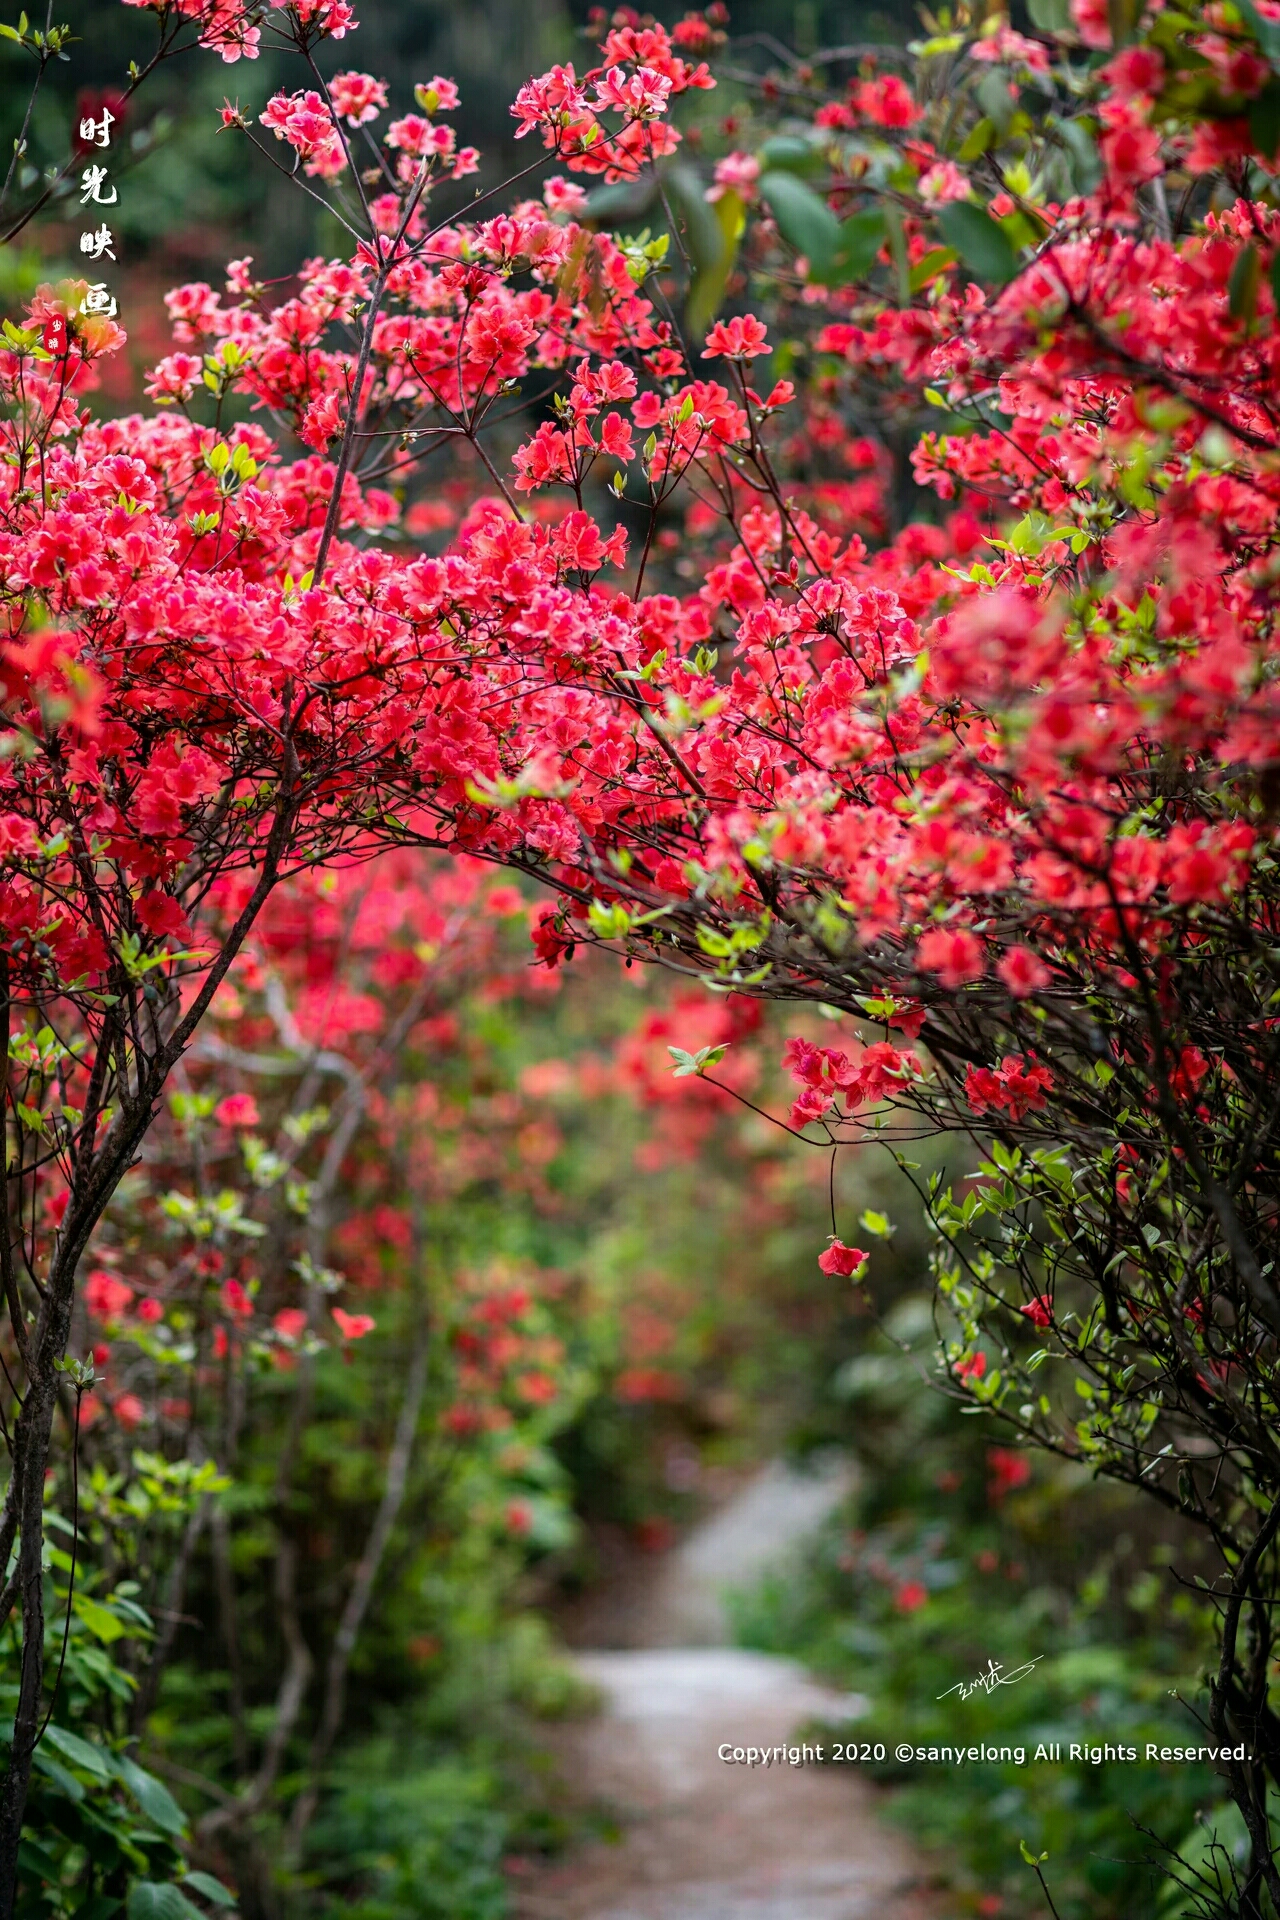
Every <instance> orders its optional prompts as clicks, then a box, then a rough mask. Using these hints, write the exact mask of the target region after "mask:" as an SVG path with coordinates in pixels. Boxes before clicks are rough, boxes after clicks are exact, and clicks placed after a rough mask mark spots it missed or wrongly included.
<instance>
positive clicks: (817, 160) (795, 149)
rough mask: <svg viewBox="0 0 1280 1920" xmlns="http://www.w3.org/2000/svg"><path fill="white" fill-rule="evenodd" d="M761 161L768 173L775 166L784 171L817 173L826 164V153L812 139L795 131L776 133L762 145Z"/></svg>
mask: <svg viewBox="0 0 1280 1920" xmlns="http://www.w3.org/2000/svg"><path fill="white" fill-rule="evenodd" d="M760 163H761V166H762V168H763V170H764V171H765V172H766V173H769V172H771V171H773V169H775V168H777V169H779V170H780V171H781V172H783V173H817V172H819V171H820V170H821V169H822V168H823V167H824V166H825V165H826V155H825V154H824V152H823V150H822V148H821V147H820V146H815V145H814V143H813V141H812V140H803V139H801V138H800V136H799V135H798V134H794V133H776V134H775V135H774V136H773V138H772V140H766V141H765V143H764V145H763V146H762V147H761V149H760Z"/></svg>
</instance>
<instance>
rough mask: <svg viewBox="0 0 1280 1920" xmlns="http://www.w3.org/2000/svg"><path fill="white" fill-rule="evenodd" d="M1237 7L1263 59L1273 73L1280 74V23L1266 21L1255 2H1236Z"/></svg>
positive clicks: (1251, 0) (1238, 0)
mask: <svg viewBox="0 0 1280 1920" xmlns="http://www.w3.org/2000/svg"><path fill="white" fill-rule="evenodd" d="M1236 5H1237V6H1238V7H1239V9H1240V15H1241V18H1242V19H1243V20H1244V21H1245V23H1246V25H1247V26H1248V28H1249V30H1250V32H1251V33H1252V34H1253V37H1254V39H1255V40H1256V41H1257V43H1258V50H1259V52H1260V53H1261V54H1262V57H1263V59H1264V60H1265V61H1266V63H1267V65H1268V66H1269V67H1270V68H1271V71H1272V72H1273V73H1280V21H1277V20H1266V19H1264V18H1263V16H1262V15H1261V14H1260V13H1259V12H1258V9H1257V8H1256V7H1255V6H1254V4H1253V0H1236Z"/></svg>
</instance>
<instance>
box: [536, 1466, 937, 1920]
mask: <svg viewBox="0 0 1280 1920" xmlns="http://www.w3.org/2000/svg"><path fill="white" fill-rule="evenodd" d="M844 1484H845V1483H842V1482H841V1481H840V1480H839V1479H838V1477H834V1478H831V1479H827V1480H815V1479H813V1478H812V1477H810V1476H801V1475H798V1474H795V1473H793V1472H791V1471H790V1470H789V1469H788V1468H786V1467H783V1466H781V1465H774V1466H772V1467H770V1468H768V1469H766V1470H765V1472H764V1473H762V1474H761V1475H760V1476H759V1477H758V1478H757V1479H755V1480H754V1481H752V1482H751V1483H750V1484H749V1485H748V1486H747V1487H745V1488H743V1489H742V1490H741V1491H740V1492H739V1493H738V1494H736V1495H735V1496H734V1498H733V1499H732V1500H731V1501H729V1502H728V1504H727V1505H726V1506H725V1507H724V1508H722V1509H721V1511H720V1512H719V1513H717V1514H714V1515H713V1516H712V1517H711V1518H710V1519H709V1520H708V1521H707V1522H706V1523H705V1524H704V1525H703V1526H702V1527H701V1528H699V1529H697V1530H695V1532H694V1533H693V1534H692V1535H691V1536H690V1538H689V1539H688V1540H687V1541H686V1542H685V1543H684V1545H683V1546H682V1547H681V1548H679V1549H677V1551H676V1552H674V1553H672V1554H670V1555H669V1556H667V1557H666V1560H665V1563H664V1564H661V1565H659V1566H658V1568H657V1569H656V1570H655V1572H654V1574H653V1575H652V1577H651V1578H650V1579H648V1580H646V1581H644V1582H641V1583H637V1584H636V1585H635V1586H634V1587H633V1588H632V1590H631V1591H630V1592H628V1593H626V1594H624V1595H622V1596H619V1602H618V1607H617V1612H616V1616H615V1618H614V1620H613V1621H612V1625H613V1626H614V1627H615V1628H616V1629H617V1630H618V1634H619V1638H621V1639H622V1640H623V1644H622V1646H621V1647H619V1646H618V1645H617V1644H616V1643H615V1645H614V1646H613V1647H611V1648H591V1649H589V1650H583V1651H580V1652H579V1653H578V1654H577V1655H576V1656H575V1657H576V1659H577V1663H578V1665H579V1667H580V1669H581V1671H582V1673H583V1675H584V1677H585V1678H587V1679H589V1680H591V1681H592V1682H594V1684H595V1685H596V1686H598V1687H599V1689H600V1691H601V1695H602V1700H603V1706H602V1709H601V1712H600V1713H599V1714H598V1715H597V1716H595V1717H594V1718H592V1719H590V1720H586V1721H582V1722H580V1723H576V1724H573V1725H571V1726H567V1727H565V1728H563V1729H561V1730H560V1731H559V1733H558V1736H557V1740H556V1750H557V1759H558V1762H559V1765H560V1767H561V1770H562V1774H563V1777H564V1780H565V1785H566V1791H568V1792H570V1793H573V1794H575V1795H577V1796H580V1798H581V1800H582V1801H583V1802H584V1803H592V1804H594V1805H596V1806H600V1805H604V1806H607V1807H609V1808H610V1809H611V1810H612V1811H613V1813H614V1815H615V1816H616V1819H617V1822H618V1827H619V1832H620V1838H619V1839H618V1840H617V1841H615V1842H613V1843H609V1842H607V1841H603V1840H602V1841H598V1842H595V1843H593V1844H591V1845H589V1846H586V1847H583V1848H582V1849H580V1850H579V1851H577V1852H576V1853H574V1854H573V1855H571V1856H570V1857H569V1858H567V1859H565V1860H562V1861H560V1862H558V1863H556V1865H555V1866H554V1867H553V1868H551V1869H550V1870H548V1871H545V1872H543V1873H540V1874H539V1875H538V1876H537V1877H536V1879H534V1880H533V1881H532V1882H531V1883H529V1884H528V1885H526V1886H525V1887H524V1888H523V1889H522V1891H521V1896H520V1898H519V1900H518V1902H517V1907H516V1912H517V1915H518V1916H519V1920H938V1909H937V1905H936V1902H934V1903H930V1902H929V1901H928V1900H927V1898H926V1894H925V1891H924V1879H923V1874H922V1870H921V1866H920V1863H919V1861H918V1859H917V1858H916V1856H915V1855H914V1854H913V1853H912V1851H911V1849H910V1847H909V1845H908V1844H907V1842H906V1841H905V1840H903V1839H902V1838H900V1837H899V1836H897V1835H895V1834H894V1833H893V1832H892V1830H891V1829H888V1828H886V1827H885V1826H883V1825H882V1824H881V1822H880V1821H879V1820H878V1818H877V1815H876V1811H875V1796H874V1791H873V1789H871V1788H870V1787H868V1786H867V1785H866V1784H865V1783H864V1782H863V1781H862V1780H860V1779H859V1778H857V1777H856V1776H854V1775H851V1774H848V1773H843V1772H840V1771H838V1770H836V1769H834V1768H831V1767H817V1766H791V1765H786V1764H782V1763H779V1762H775V1764H774V1765H773V1766H772V1767H769V1768H767V1769H766V1768H763V1767H757V1768H748V1767H745V1766H732V1765H726V1764H725V1763H724V1762H723V1761H722V1760H721V1759H720V1758H719V1754H718V1749H719V1747H720V1746H721V1745H722V1744H725V1743H727V1744H728V1745H730V1746H736V1747H748V1746H756V1747H761V1748H772V1747H775V1746H789V1745H792V1744H794V1736H795V1735H796V1733H797V1731H798V1729H800V1728H801V1727H802V1726H803V1725H804V1723H805V1722H806V1721H811V1720H813V1719H814V1718H815V1717H826V1718H832V1717H837V1716H840V1715H842V1714H843V1715H844V1716H847V1715H848V1714H849V1712H850V1710H851V1709H852V1710H854V1711H856V1710H857V1707H858V1705H859V1702H858V1701H857V1700H855V1699H852V1698H851V1697H849V1696H844V1697H838V1696H836V1695H834V1694H832V1693H831V1692H829V1691H828V1690H827V1689H826V1688H824V1687H821V1686H819V1685H818V1684H816V1683H815V1682H814V1681H813V1680H811V1679H810V1678H809V1677H808V1676H807V1675H806V1674H805V1673H804V1672H802V1671H801V1670H800V1669H799V1668H798V1667H796V1666H794V1665H792V1664H791V1663H790V1662H789V1661H786V1660H780V1659H776V1658H774V1657H773V1656H771V1655H769V1654H761V1653H748V1652H745V1651H742V1650H741V1649H738V1648H732V1647H727V1646H725V1645H723V1644H716V1643H717V1642H721V1643H722V1642H723V1640H724V1639H725V1623H724V1617H723V1610H722V1607H721V1603H720V1595H721V1593H722V1592H723V1591H725V1590H726V1589H731V1588H734V1587H741V1586H745V1585H746V1584H748V1582H749V1581H750V1580H752V1579H754V1578H756V1577H757V1576H758V1575H759V1573H761V1572H762V1571H763V1570H764V1568H765V1566H766V1565H767V1564H769V1563H770V1562H773V1561H782V1560H785V1557H786V1554H787V1552H788V1551H789V1550H793V1549H794V1548H795V1546H796V1545H797V1544H798V1542H799V1541H800V1539H802V1538H803V1537H804V1536H806V1535H807V1534H809V1533H810V1532H811V1531H812V1530H813V1528H814V1527H815V1526H816V1525H817V1524H818V1523H819V1522H820V1520H821V1519H822V1517H823V1516H824V1514H825V1513H826V1512H827V1511H828V1510H829V1509H830V1507H831V1506H832V1505H833V1504H834V1502H835V1501H836V1500H837V1499H838V1498H839V1497H840V1494H841V1492H842V1491H843V1490H844ZM610 1624H611V1623H610V1621H609V1618H608V1615H607V1614H601V1615H598V1616H597V1626H598V1628H599V1630H600V1631H602V1632H607V1631H608V1630H609V1626H610Z"/></svg>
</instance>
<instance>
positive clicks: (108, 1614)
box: [71, 1593, 124, 1647]
mask: <svg viewBox="0 0 1280 1920" xmlns="http://www.w3.org/2000/svg"><path fill="white" fill-rule="evenodd" d="M71 1611H72V1612H73V1613H74V1614H75V1616H76V1618H77V1620H83V1621H84V1624H85V1625H86V1627H88V1629H89V1631H90V1633H91V1634H92V1635H93V1637H94V1639H95V1640H101V1642H102V1644H103V1646H104V1647H109V1646H110V1645H111V1642H112V1641H113V1640H118V1639H119V1638H120V1637H121V1635H122V1634H123V1632H124V1628H123V1627H122V1626H121V1624H120V1622H119V1620H118V1619H117V1618H116V1616H115V1614H114V1613H112V1611H111V1609H110V1607H104V1606H103V1604H102V1602H101V1601H100V1600H91V1599H90V1598H89V1596H88V1594H87V1593H77V1594H76V1595H75V1597H74V1599H73V1600H72V1602H71Z"/></svg>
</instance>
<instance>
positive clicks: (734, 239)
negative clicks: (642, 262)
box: [685, 187, 747, 340]
mask: <svg viewBox="0 0 1280 1920" xmlns="http://www.w3.org/2000/svg"><path fill="white" fill-rule="evenodd" d="M712 211H713V213H714V214H715V222H716V226H717V229H718V230H719V234H720V251H719V253H718V254H717V256H716V258H715V259H714V260H710V261H707V262H704V263H702V264H700V265H699V264H697V263H695V265H694V270H693V275H692V278H691V279H690V281H689V298H688V301H687V302H686V305H685V325H686V328H687V330H688V333H689V335H690V337H691V338H692V339H694V340H701V339H703V338H704V337H705V335H706V331H707V328H708V327H709V326H710V325H711V322H712V321H713V320H714V319H715V317H716V314H717V313H718V312H719V311H720V303H721V301H722V300H723V299H724V290H725V287H726V286H727V285H728V281H729V275H730V274H731V273H732V272H733V268H734V263H735V261H736V260H737V258H738V245H739V242H740V241H741V239H742V230H743V228H744V227H745V226H746V224H747V210H746V207H745V206H744V205H743V203H742V199H741V196H740V195H738V194H736V193H735V192H734V190H733V188H732V187H730V188H728V189H727V191H726V192H724V193H723V194H721V196H720V198H719V199H718V200H717V201H716V203H715V206H714V207H713V209H712Z"/></svg>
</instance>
